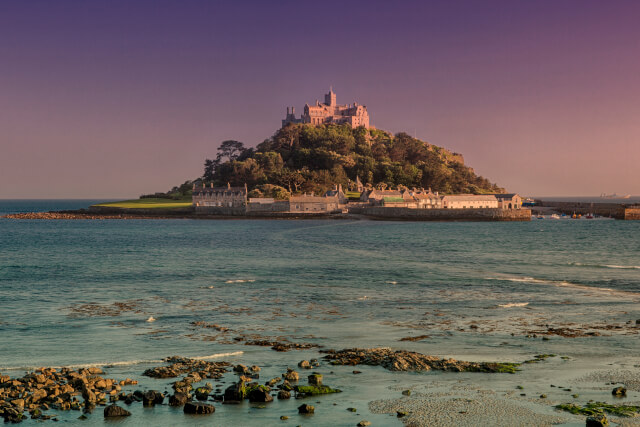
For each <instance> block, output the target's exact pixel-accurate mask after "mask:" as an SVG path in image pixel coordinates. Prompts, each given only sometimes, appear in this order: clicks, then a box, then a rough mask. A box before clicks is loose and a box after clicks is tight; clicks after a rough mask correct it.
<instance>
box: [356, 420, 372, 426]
mask: <svg viewBox="0 0 640 427" xmlns="http://www.w3.org/2000/svg"><path fill="white" fill-rule="evenodd" d="M370 425H371V421H367V420H362V421H360V422H359V423H358V427H366V426H370Z"/></svg>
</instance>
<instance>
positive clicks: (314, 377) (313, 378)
mask: <svg viewBox="0 0 640 427" xmlns="http://www.w3.org/2000/svg"><path fill="white" fill-rule="evenodd" d="M307 378H308V380H309V384H312V385H317V386H320V385H322V375H320V374H311V375H309V376H308V377H307Z"/></svg>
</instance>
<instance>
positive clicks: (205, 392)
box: [195, 387, 211, 401]
mask: <svg viewBox="0 0 640 427" xmlns="http://www.w3.org/2000/svg"><path fill="white" fill-rule="evenodd" d="M209 393H211V389H209V388H206V387H198V388H197V389H196V390H195V395H196V399H198V400H202V401H204V400H207V399H208V398H209Z"/></svg>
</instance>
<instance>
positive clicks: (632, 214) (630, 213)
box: [624, 206, 640, 221]
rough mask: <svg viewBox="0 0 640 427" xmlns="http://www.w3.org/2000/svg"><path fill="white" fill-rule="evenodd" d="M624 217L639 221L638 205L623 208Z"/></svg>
mask: <svg viewBox="0 0 640 427" xmlns="http://www.w3.org/2000/svg"><path fill="white" fill-rule="evenodd" d="M624 219H629V220H637V221H640V207H635V206H634V207H630V208H625V210H624Z"/></svg>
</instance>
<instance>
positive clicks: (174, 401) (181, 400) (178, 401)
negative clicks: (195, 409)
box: [169, 392, 189, 406]
mask: <svg viewBox="0 0 640 427" xmlns="http://www.w3.org/2000/svg"><path fill="white" fill-rule="evenodd" d="M188 399H189V396H188V395H187V394H186V393H179V392H176V393H174V394H173V395H172V396H170V397H169V406H183V405H184V404H185V403H187V400H188Z"/></svg>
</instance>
